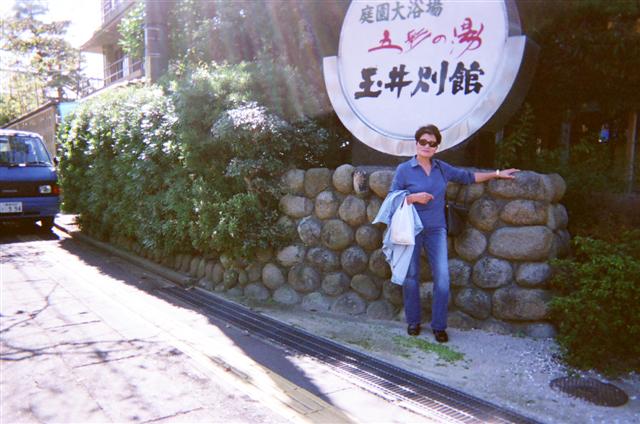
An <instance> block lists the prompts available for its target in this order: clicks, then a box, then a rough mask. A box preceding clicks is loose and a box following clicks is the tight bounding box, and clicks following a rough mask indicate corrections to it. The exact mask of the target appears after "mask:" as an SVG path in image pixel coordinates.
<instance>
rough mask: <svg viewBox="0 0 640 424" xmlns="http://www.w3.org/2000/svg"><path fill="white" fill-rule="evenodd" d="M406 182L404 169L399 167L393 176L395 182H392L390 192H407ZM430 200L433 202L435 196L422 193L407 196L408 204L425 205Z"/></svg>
mask: <svg viewBox="0 0 640 424" xmlns="http://www.w3.org/2000/svg"><path fill="white" fill-rule="evenodd" d="M405 180H406V179H405V175H404V172H403V169H402V168H401V167H400V166H398V167H397V168H396V173H395V174H394V175H393V181H392V182H391V187H390V188H389V191H395V190H405V189H406V187H407V184H406V181H405ZM430 200H433V196H432V195H431V194H430V193H425V192H420V193H411V194H408V195H407V203H408V204H412V203H421V204H423V205H424V204H426V203H427V202H429V201H430Z"/></svg>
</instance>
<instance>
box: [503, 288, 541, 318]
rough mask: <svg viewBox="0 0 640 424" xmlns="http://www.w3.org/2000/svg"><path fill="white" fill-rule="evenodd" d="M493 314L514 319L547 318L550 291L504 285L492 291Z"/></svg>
mask: <svg viewBox="0 0 640 424" xmlns="http://www.w3.org/2000/svg"><path fill="white" fill-rule="evenodd" d="M492 300H493V301H492V304H493V316H494V317H496V318H499V319H506V320H515V321H540V320H544V319H546V318H548V315H549V302H550V301H551V293H550V292H548V291H546V290H538V289H522V288H519V287H514V286H511V287H504V288H501V289H498V290H496V291H495V292H494V293H493V299H492Z"/></svg>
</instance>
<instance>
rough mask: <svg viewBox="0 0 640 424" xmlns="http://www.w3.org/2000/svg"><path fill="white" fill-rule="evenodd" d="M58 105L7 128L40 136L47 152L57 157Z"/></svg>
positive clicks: (50, 106)
mask: <svg viewBox="0 0 640 424" xmlns="http://www.w3.org/2000/svg"><path fill="white" fill-rule="evenodd" d="M57 110H58V109H57V105H56V104H50V105H48V106H46V107H44V108H42V110H39V111H37V112H35V113H33V114H30V115H28V116H26V117H25V118H24V119H20V120H18V121H16V122H13V123H11V124H9V125H8V126H7V127H6V128H10V129H14V130H21V131H31V132H34V133H38V134H40V135H41V136H42V137H43V138H44V141H45V144H46V146H47V150H49V153H50V154H51V155H52V156H55V155H56V144H55V140H56V125H57V117H58V112H57Z"/></svg>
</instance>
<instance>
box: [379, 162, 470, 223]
mask: <svg viewBox="0 0 640 424" xmlns="http://www.w3.org/2000/svg"><path fill="white" fill-rule="evenodd" d="M441 170H442V172H440V171H441ZM449 181H453V182H456V183H459V184H473V183H474V182H475V176H474V175H473V172H471V171H467V170H465V169H460V168H456V167H455V166H451V165H449V164H448V163H446V162H443V161H441V160H439V159H432V160H431V174H430V175H427V173H426V172H424V169H422V167H421V166H420V164H419V163H418V160H417V159H416V157H415V156H414V157H413V158H411V159H409V160H408V161H406V162H402V163H401V164H400V165H398V167H397V168H396V173H395V175H394V176H393V182H392V183H391V187H390V188H389V191H394V190H409V193H419V192H422V191H424V192H427V193H430V194H431V195H433V200H431V201H429V202H427V204H426V205H423V204H420V203H414V204H413V206H415V208H416V210H417V211H418V215H419V216H420V220H421V221H422V225H423V227H424V228H445V227H446V226H447V223H446V221H445V218H444V204H445V203H444V202H445V195H446V193H447V183H448V182H449Z"/></svg>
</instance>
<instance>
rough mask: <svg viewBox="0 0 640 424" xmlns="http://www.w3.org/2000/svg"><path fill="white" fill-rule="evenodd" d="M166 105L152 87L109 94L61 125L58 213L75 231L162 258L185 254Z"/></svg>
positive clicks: (187, 210) (184, 197)
mask: <svg viewBox="0 0 640 424" xmlns="http://www.w3.org/2000/svg"><path fill="white" fill-rule="evenodd" d="M176 121H177V117H176V114H175V111H174V109H173V105H172V103H171V102H169V101H168V99H167V98H166V97H165V96H164V94H163V93H162V90H160V89H158V88H157V87H156V88H135V87H129V88H123V89H118V90H112V91H111V92H109V93H105V94H103V95H101V96H99V97H96V98H95V99H93V100H91V101H88V102H86V103H84V104H82V105H81V106H79V107H78V109H76V110H75V111H74V112H73V113H72V114H71V115H70V116H69V117H68V118H67V119H66V120H65V121H64V123H63V124H62V125H61V127H60V129H59V133H58V137H59V140H60V142H61V146H62V147H61V149H62V151H61V155H60V156H61V161H60V168H61V184H62V186H63V189H64V205H63V207H64V209H65V210H67V211H74V212H78V213H80V215H81V221H80V223H81V225H82V227H83V229H85V230H86V231H88V232H89V233H92V234H94V235H96V236H98V237H101V238H107V237H109V235H111V234H113V233H118V234H121V235H124V236H126V237H128V238H130V239H133V240H137V241H138V242H140V243H141V244H142V245H143V246H145V247H147V248H156V249H159V250H162V251H165V252H173V251H178V250H188V249H189V240H188V231H185V230H188V228H185V223H188V222H191V220H192V218H193V205H192V204H191V202H190V197H189V193H190V191H191V184H190V181H189V179H188V174H187V172H186V170H185V169H184V168H183V167H182V165H181V157H182V152H181V146H180V145H179V143H177V142H176V134H175V124H176Z"/></svg>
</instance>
